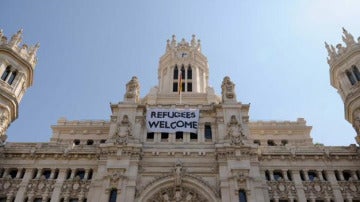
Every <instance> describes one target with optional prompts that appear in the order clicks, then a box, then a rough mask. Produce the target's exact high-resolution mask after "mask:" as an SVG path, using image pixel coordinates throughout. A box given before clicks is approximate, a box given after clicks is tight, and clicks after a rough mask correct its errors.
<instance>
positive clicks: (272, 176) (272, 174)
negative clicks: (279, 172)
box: [269, 170, 275, 181]
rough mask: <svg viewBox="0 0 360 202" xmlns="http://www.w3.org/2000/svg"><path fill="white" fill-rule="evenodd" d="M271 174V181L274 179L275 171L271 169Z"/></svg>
mask: <svg viewBox="0 0 360 202" xmlns="http://www.w3.org/2000/svg"><path fill="white" fill-rule="evenodd" d="M269 176H270V181H274V180H275V179H274V171H273V170H269Z"/></svg>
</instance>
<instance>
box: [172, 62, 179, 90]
mask: <svg viewBox="0 0 360 202" xmlns="http://www.w3.org/2000/svg"><path fill="white" fill-rule="evenodd" d="M173 79H174V82H173V92H177V91H178V87H179V86H178V79H179V70H178V67H177V65H175V68H174V77H173Z"/></svg>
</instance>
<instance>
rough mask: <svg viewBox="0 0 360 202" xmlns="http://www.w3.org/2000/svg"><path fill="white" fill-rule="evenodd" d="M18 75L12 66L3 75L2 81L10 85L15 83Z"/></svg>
mask: <svg viewBox="0 0 360 202" xmlns="http://www.w3.org/2000/svg"><path fill="white" fill-rule="evenodd" d="M17 74H18V72H17V71H16V70H14V69H13V68H12V67H11V66H10V65H9V66H7V67H6V69H5V71H4V72H3V74H2V75H1V80H3V81H5V82H7V83H8V84H9V85H11V84H13V83H14V80H15V77H16V75H17Z"/></svg>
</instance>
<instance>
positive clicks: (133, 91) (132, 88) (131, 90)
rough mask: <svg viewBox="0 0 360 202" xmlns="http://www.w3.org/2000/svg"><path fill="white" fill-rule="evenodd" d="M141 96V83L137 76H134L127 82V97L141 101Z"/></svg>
mask: <svg viewBox="0 0 360 202" xmlns="http://www.w3.org/2000/svg"><path fill="white" fill-rule="evenodd" d="M139 96H140V84H139V80H138V78H137V77H136V76H133V77H132V78H131V80H130V81H129V82H128V83H127V84H126V94H125V99H135V101H136V102H137V101H139Z"/></svg>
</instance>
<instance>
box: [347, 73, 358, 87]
mask: <svg viewBox="0 0 360 202" xmlns="http://www.w3.org/2000/svg"><path fill="white" fill-rule="evenodd" d="M345 73H346V76H347V77H348V79H349V81H350V83H351V85H354V84H355V83H356V80H355V78H354V76H353V75H352V73H351V72H349V71H348V70H346V71H345Z"/></svg>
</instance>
